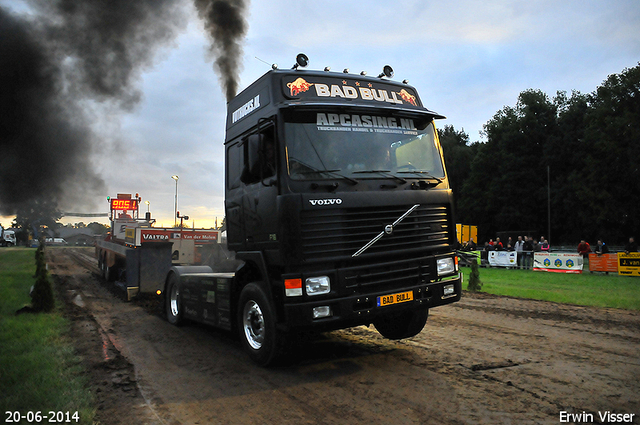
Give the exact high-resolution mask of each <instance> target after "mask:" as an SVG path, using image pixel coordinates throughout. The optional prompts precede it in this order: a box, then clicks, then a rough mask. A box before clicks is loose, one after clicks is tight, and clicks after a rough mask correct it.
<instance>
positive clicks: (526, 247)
mask: <svg viewBox="0 0 640 425" xmlns="http://www.w3.org/2000/svg"><path fill="white" fill-rule="evenodd" d="M522 251H523V252H524V264H523V265H524V267H525V268H527V269H529V268H531V267H533V244H532V243H531V237H529V236H525V237H524V244H523V245H522Z"/></svg>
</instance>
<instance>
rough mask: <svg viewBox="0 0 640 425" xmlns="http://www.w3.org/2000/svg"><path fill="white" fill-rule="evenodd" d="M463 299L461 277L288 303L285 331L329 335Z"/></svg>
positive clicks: (283, 324) (283, 325)
mask: <svg viewBox="0 0 640 425" xmlns="http://www.w3.org/2000/svg"><path fill="white" fill-rule="evenodd" d="M449 285H452V286H453V292H452V293H448V294H445V286H449ZM409 291H411V292H412V293H413V297H412V298H413V299H412V300H411V301H406V302H401V303H398V304H392V305H387V306H382V307H379V306H378V297H381V296H386V295H392V294H398V293H404V292H409ZM461 295H462V274H461V273H458V274H457V275H454V276H451V277H446V278H443V279H442V280H440V281H437V282H432V283H423V284H420V285H415V286H410V287H404V288H395V289H393V290H391V291H389V290H386V291H377V292H373V293H370V294H366V295H352V296H346V297H338V298H324V299H322V300H313V301H304V302H288V303H286V304H285V306H284V315H285V317H284V319H285V320H284V321H283V323H282V324H281V326H280V327H281V328H282V329H283V330H287V331H288V330H297V331H304V330H317V331H328V330H335V329H343V328H349V327H353V326H360V325H368V324H370V323H371V322H372V321H373V320H374V319H375V318H376V317H378V316H381V315H384V314H388V313H393V312H401V311H411V310H419V309H429V308H433V307H437V306H440V305H446V304H451V303H453V302H456V301H459V300H460V297H461ZM325 306H328V307H329V308H330V310H331V314H330V316H328V317H322V318H317V319H314V314H313V311H314V308H317V307H325Z"/></svg>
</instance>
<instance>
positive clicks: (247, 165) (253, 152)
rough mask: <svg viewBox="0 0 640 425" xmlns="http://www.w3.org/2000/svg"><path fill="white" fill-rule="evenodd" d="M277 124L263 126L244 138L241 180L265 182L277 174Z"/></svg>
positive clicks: (252, 182)
mask: <svg viewBox="0 0 640 425" xmlns="http://www.w3.org/2000/svg"><path fill="white" fill-rule="evenodd" d="M274 131H275V126H273V125H272V124H268V125H266V126H261V128H260V130H259V131H257V130H256V131H255V132H254V133H252V134H250V135H248V136H246V137H244V138H243V139H242V146H243V149H242V153H243V157H244V164H243V168H242V174H241V176H240V180H241V181H242V182H243V183H245V184H254V183H259V182H263V183H264V180H265V179H266V178H268V177H272V176H275V175H276V164H277V151H276V143H275V137H274Z"/></svg>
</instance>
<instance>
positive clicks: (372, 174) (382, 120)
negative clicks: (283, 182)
mask: <svg viewBox="0 0 640 425" xmlns="http://www.w3.org/2000/svg"><path fill="white" fill-rule="evenodd" d="M285 140H286V142H285V143H286V146H287V160H288V164H287V165H288V168H289V175H290V176H291V178H292V179H294V180H306V179H314V180H315V179H322V178H324V179H331V178H333V179H335V178H336V176H338V177H340V176H342V177H347V178H349V179H361V178H384V177H385V175H387V174H388V173H390V174H391V176H398V175H400V176H401V177H402V178H413V177H415V178H425V177H426V178H428V177H435V178H442V177H444V169H443V166H442V161H441V159H440V152H439V151H438V148H437V145H436V143H435V134H434V127H433V123H432V122H431V121H430V120H429V121H426V122H422V123H420V122H417V121H416V120H414V119H412V118H403V117H401V116H395V115H394V116H391V115H364V114H362V115H361V114H338V113H324V112H313V113H298V114H296V115H290V116H289V117H288V118H286V122H285ZM387 177H389V175H387Z"/></svg>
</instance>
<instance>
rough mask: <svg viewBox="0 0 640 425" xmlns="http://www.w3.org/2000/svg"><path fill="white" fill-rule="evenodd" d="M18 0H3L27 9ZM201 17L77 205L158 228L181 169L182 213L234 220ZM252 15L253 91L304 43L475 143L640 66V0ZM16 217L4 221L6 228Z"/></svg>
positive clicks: (273, 7) (110, 119)
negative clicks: (540, 104)
mask: <svg viewBox="0 0 640 425" xmlns="http://www.w3.org/2000/svg"><path fill="white" fill-rule="evenodd" d="M16 3H19V2H16V1H9V0H0V5H3V6H10V7H13V8H14V9H15V8H16ZM190 16H191V18H190V24H189V25H188V27H187V29H186V30H185V31H184V32H183V33H182V34H181V35H180V36H179V37H178V38H177V39H176V41H175V43H174V44H173V46H171V47H169V48H166V49H164V50H162V51H161V52H160V54H159V55H158V56H157V57H156V60H155V65H154V66H153V67H152V68H150V69H149V70H147V71H146V72H145V73H144V74H143V76H142V78H141V80H140V82H139V83H140V87H141V89H142V92H143V99H142V102H141V103H140V104H139V105H138V107H137V108H136V109H135V110H134V111H133V112H132V113H128V114H119V115H113V116H102V117H96V123H95V126H94V130H95V131H97V132H98V133H99V134H100V135H101V138H102V141H101V145H100V147H99V149H98V150H97V151H96V156H95V158H94V165H95V166H96V167H98V170H99V174H100V175H101V176H102V178H103V179H104V181H105V184H106V187H107V190H108V192H107V193H104V195H103V197H102V199H95V198H92V199H87V200H86V204H82V205H75V207H74V209H75V210H76V211H78V212H106V211H108V204H107V202H106V197H107V196H108V195H110V196H115V195H116V194H117V193H136V192H137V193H139V194H140V196H142V198H143V201H144V200H148V201H149V202H150V210H151V212H152V214H153V216H154V217H155V218H156V219H157V220H158V225H160V224H164V225H167V226H169V225H173V208H174V195H175V182H174V180H172V179H171V176H172V175H174V174H177V175H178V176H179V182H178V192H179V193H178V196H179V210H180V211H181V212H182V213H183V214H186V215H189V216H190V217H191V218H192V219H194V220H195V225H196V227H211V226H212V225H213V223H214V220H215V219H216V217H217V218H218V222H219V223H220V221H221V220H222V217H223V216H224V204H223V202H224V190H223V182H224V177H223V173H224V156H223V141H224V135H225V130H224V123H225V114H226V101H225V99H224V95H223V92H222V89H221V88H220V85H219V82H218V78H217V76H216V74H215V73H214V72H213V70H212V63H211V60H210V58H208V56H207V48H208V40H207V38H206V36H205V34H204V31H203V28H202V23H201V22H200V21H199V20H198V18H197V16H196V14H195V11H191V13H190ZM247 22H248V25H249V30H248V33H247V37H246V40H245V43H244V59H243V70H242V71H241V73H240V89H243V88H245V87H247V86H248V85H249V84H250V83H251V82H253V81H254V80H255V79H256V78H258V77H259V76H260V75H262V74H263V73H265V72H267V71H268V70H269V69H270V66H269V65H268V64H271V63H277V64H279V66H280V67H281V68H289V67H291V66H292V65H293V64H294V62H295V56H296V54H298V53H300V52H304V53H306V54H307V55H308V56H309V58H310V65H309V68H310V69H323V68H324V67H325V66H330V67H331V68H332V70H335V71H341V70H342V69H343V68H349V69H350V70H351V71H352V72H353V73H359V72H360V71H361V70H366V71H367V72H368V74H369V75H373V74H375V75H377V74H378V73H379V72H380V71H381V70H382V67H383V66H384V65H386V64H389V65H391V66H392V67H393V68H394V70H395V77H394V79H395V80H399V81H401V80H403V79H408V80H409V83H410V84H411V85H413V86H415V87H416V88H417V90H418V92H419V93H420V96H421V98H422V101H423V103H424V104H425V106H426V107H427V108H429V109H431V110H434V111H436V112H438V113H440V114H442V115H445V116H446V117H447V119H446V120H441V121H439V122H437V123H436V124H437V126H438V127H440V128H441V127H443V126H444V125H453V126H454V127H455V128H456V129H457V130H460V129H464V131H465V132H466V133H468V134H469V137H470V140H471V141H477V140H482V138H481V136H480V131H481V130H482V126H483V124H485V123H486V122H487V121H488V120H489V119H491V118H492V116H493V115H494V114H495V113H496V112H497V111H498V110H499V109H501V108H502V107H504V106H506V105H514V104H515V102H516V100H517V96H518V94H519V93H520V92H522V91H523V90H526V89H529V88H533V89H540V90H542V91H544V92H545V93H547V94H548V95H549V96H553V95H554V94H555V93H556V91H558V90H564V91H567V92H569V93H570V92H571V91H572V90H578V91H580V92H583V93H589V92H592V91H594V90H595V89H596V87H597V86H598V85H600V84H601V83H602V82H603V81H604V79H605V78H606V77H607V76H608V75H609V74H614V73H620V72H621V71H622V70H623V69H624V68H628V67H633V66H636V65H637V64H638V62H639V61H640V36H639V35H640V2H639V1H638V0H608V1H606V2H605V1H601V0H598V1H589V0H580V1H562V0H553V1H536V0H531V1H527V2H523V1H490V2H479V1H470V0H450V1H448V2H426V1H418V0H396V1H394V2H388V1H384V2H383V1H379V0H369V1H366V2H345V1H330V0H324V1H310V0H298V1H295V2H291V1H282V0H272V1H268V2H266V1H263V2H260V1H256V0H254V1H253V2H252V3H251V4H250V5H249V14H248V17H247ZM256 57H257V58H260V59H261V60H263V61H266V62H267V63H268V64H266V63H264V62H261V61H260V60H258V59H256ZM497 165H499V164H497ZM142 210H145V211H146V206H144V204H143V208H142ZM94 220H95V219H92V218H86V219H79V218H66V219H63V222H77V221H84V222H85V223H88V222H90V221H94ZM10 221H11V217H0V223H2V224H3V225H5V226H6V225H8V224H9V223H10ZM189 224H190V225H191V222H190V223H189Z"/></svg>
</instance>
